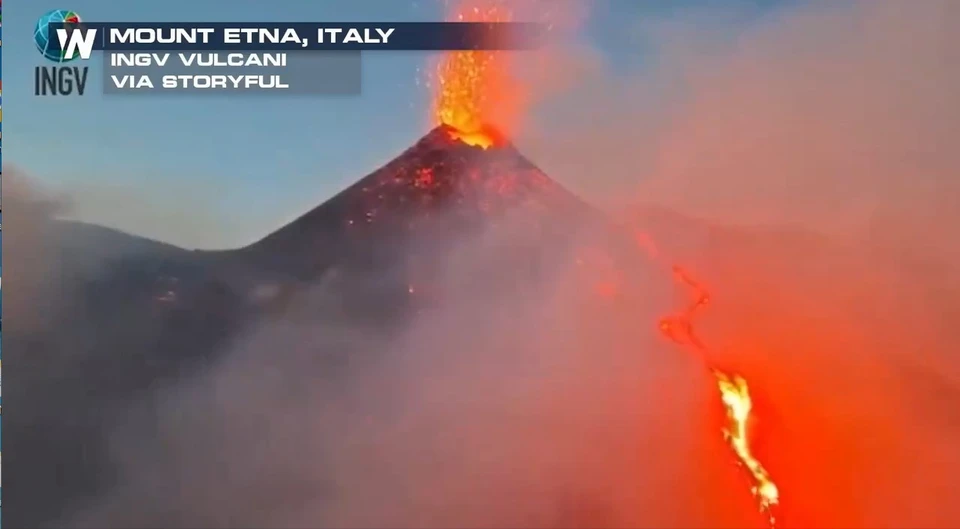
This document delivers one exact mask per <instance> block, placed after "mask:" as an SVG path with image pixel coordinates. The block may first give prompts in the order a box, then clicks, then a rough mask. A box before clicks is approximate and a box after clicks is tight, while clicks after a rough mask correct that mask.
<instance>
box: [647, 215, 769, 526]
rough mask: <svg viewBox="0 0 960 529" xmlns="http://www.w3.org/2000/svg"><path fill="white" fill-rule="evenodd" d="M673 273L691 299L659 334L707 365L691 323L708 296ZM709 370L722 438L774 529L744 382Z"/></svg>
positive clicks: (650, 250)
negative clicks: (723, 423) (752, 442)
mask: <svg viewBox="0 0 960 529" xmlns="http://www.w3.org/2000/svg"><path fill="white" fill-rule="evenodd" d="M635 240H636V242H637V244H638V245H639V246H640V247H641V248H642V249H643V250H645V251H646V252H647V254H648V255H649V256H650V257H651V258H653V259H658V258H659V256H660V252H659V250H658V249H657V248H656V246H655V245H654V243H653V240H652V239H651V238H650V236H649V235H647V234H645V233H640V232H638V233H636V235H635ZM672 271H673V276H674V278H675V279H676V281H677V283H679V284H681V285H683V286H684V287H686V288H687V289H689V290H690V291H691V292H692V293H693V300H692V301H691V302H690V304H689V305H687V306H686V307H684V309H683V310H682V311H680V312H679V313H676V314H673V315H670V316H667V317H664V318H663V319H662V320H660V325H659V327H660V332H661V333H663V335H664V336H665V337H667V338H668V339H670V340H671V341H673V342H674V343H676V344H678V345H680V346H682V347H684V348H686V349H688V350H690V351H692V352H694V353H696V354H697V355H699V356H700V357H701V358H702V359H703V361H704V362H705V363H706V364H707V365H708V366H709V363H710V357H711V354H710V350H709V348H708V347H707V346H706V344H705V343H704V342H703V341H702V340H701V339H700V337H699V336H697V333H696V329H695V327H694V322H695V319H696V316H697V314H698V313H699V311H700V310H701V309H703V308H704V307H706V306H707V305H708V304H709V303H710V294H709V293H708V291H707V289H706V288H705V287H704V286H703V285H702V284H701V283H700V282H699V281H697V280H696V279H694V278H693V276H692V275H690V273H689V272H687V271H686V270H685V269H683V268H682V267H680V266H677V265H674V266H673V267H672ZM710 371H711V373H713V376H714V378H715V379H716V382H717V389H718V390H719V392H720V400H721V402H722V403H723V407H724V410H725V412H726V418H727V424H726V426H725V427H724V431H723V434H724V438H725V439H726V441H727V443H728V444H729V445H730V448H731V449H732V450H733V452H734V454H735V455H736V457H737V462H738V463H739V464H740V466H742V467H743V468H744V469H746V471H747V472H748V473H749V476H750V480H751V493H752V494H753V496H754V498H756V500H757V504H758V507H759V509H760V512H761V513H762V514H763V515H764V516H766V518H767V520H768V522H769V523H770V526H771V527H776V522H777V519H776V516H775V515H774V512H773V510H774V508H775V507H776V506H777V505H778V504H779V502H780V491H779V490H778V488H777V485H776V483H774V481H773V478H771V477H770V474H769V473H768V472H767V470H766V469H765V468H764V467H763V465H762V464H761V463H760V461H759V460H758V459H757V458H756V457H755V456H754V455H753V451H752V449H751V447H750V438H749V435H748V429H747V426H748V424H749V422H750V417H751V415H750V413H751V411H752V408H753V401H752V399H751V397H750V390H749V388H748V386H747V381H746V380H745V379H744V378H743V377H742V376H740V375H738V374H736V373H728V372H725V371H722V370H720V369H717V368H715V367H710Z"/></svg>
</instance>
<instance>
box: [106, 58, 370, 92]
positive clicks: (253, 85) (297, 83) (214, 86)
mask: <svg viewBox="0 0 960 529" xmlns="http://www.w3.org/2000/svg"><path fill="white" fill-rule="evenodd" d="M164 59H165V60H166V61H165V62H163V63H162V65H161V61H163V60H164ZM131 63H132V65H131ZM103 65H104V68H103V93H104V95H116V94H124V95H128V94H152V95H158V94H193V95H196V94H218V95H224V94H231V95H241V94H249V95H254V94H256V95H283V94H312V95H357V94H359V93H360V52H359V51H306V50H304V51H288V52H281V53H276V52H271V53H253V52H223V51H221V52H155V53H154V52H151V53H146V52H137V53H133V52H107V53H104V57H103Z"/></svg>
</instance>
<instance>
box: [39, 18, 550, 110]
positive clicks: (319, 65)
mask: <svg viewBox="0 0 960 529" xmlns="http://www.w3.org/2000/svg"><path fill="white" fill-rule="evenodd" d="M541 33H542V31H541V28H540V27H539V26H538V25H534V24H526V23H507V22H502V23H475V22H412V23H356V24H349V23H348V24H344V23H314V22H309V23H304V22H295V23H273V22H271V23H189V22H184V23H181V22H177V23H159V24H158V23H142V22H86V21H83V20H82V19H81V17H80V15H79V14H78V13H76V12H74V11H67V10H57V11H51V12H49V13H47V14H45V15H43V16H42V17H40V19H39V20H38V21H37V26H36V29H35V31H34V38H35V40H36V44H37V49H38V50H40V53H41V54H42V55H43V57H44V58H45V59H46V60H47V62H48V63H50V62H53V63H57V66H39V67H37V68H36V71H35V78H34V94H35V95H38V96H41V95H42V96H47V95H54V96H65V95H80V96H82V95H84V94H85V93H86V92H87V89H88V83H89V81H90V79H91V76H90V75H89V70H90V67H91V66H93V65H96V67H97V68H100V69H101V70H102V71H101V72H100V73H99V74H97V75H95V76H93V78H99V79H100V81H101V83H102V91H103V94H105V95H116V94H125V95H132V94H141V95H147V94H176V93H181V94H200V93H204V94H224V93H230V94H309V95H355V94H359V93H360V88H361V83H360V80H361V68H360V60H361V52H364V51H373V50H379V51H396V50H417V51H441V50H479V49H488V50H489V49H503V50H507V49H513V50H523V49H532V48H535V47H536V46H537V44H538V42H539V37H540V35H541ZM94 52H102V61H99V62H100V64H96V63H89V62H87V61H91V60H92V59H93V58H94V57H93V56H94Z"/></svg>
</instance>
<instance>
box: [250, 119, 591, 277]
mask: <svg viewBox="0 0 960 529" xmlns="http://www.w3.org/2000/svg"><path fill="white" fill-rule="evenodd" d="M451 131H452V129H449V128H448V127H446V126H440V127H437V128H435V129H434V130H432V131H431V132H430V133H429V134H427V135H426V136H424V137H423V138H422V139H421V140H420V141H418V142H417V143H416V144H415V145H414V146H413V147H411V148H410V149H407V151H405V152H404V153H402V154H401V155H400V156H398V157H397V158H395V159H394V160H392V161H391V162H389V163H388V164H386V165H385V166H383V167H381V168H380V169H378V170H377V171H375V172H373V173H372V174H370V175H368V176H366V177H365V178H363V179H361V180H360V181H359V182H357V183H356V184H354V185H352V186H350V187H349V188H347V189H346V190H344V191H343V192H341V193H340V194H338V195H336V196H335V197H333V198H332V199H330V200H329V201H327V202H325V203H324V204H322V205H320V206H318V207H317V208H315V209H313V210H311V211H310V212H308V213H306V214H305V215H303V216H302V217H300V218H299V219H297V220H295V221H294V222H292V223H290V224H288V225H287V226H285V227H283V228H281V229H279V230H277V231H276V232H274V233H272V234H270V235H268V236H267V237H265V238H264V239H262V240H260V241H259V242H257V243H255V244H253V245H251V246H249V247H247V248H245V249H243V250H240V251H239V253H240V254H242V255H243V257H244V258H245V259H249V260H251V262H255V263H256V265H257V267H258V268H265V269H268V270H271V271H273V272H279V273H282V274H285V275H290V276H292V277H296V278H299V279H309V278H312V277H315V276H316V275H317V274H318V273H320V272H322V271H323V270H325V269H327V268H328V267H329V266H331V265H333V264H335V263H336V262H339V261H341V260H343V259H348V260H350V261H351V262H352V263H353V264H359V263H360V262H363V261H377V260H378V257H383V256H377V255H372V254H371V253H370V252H371V251H381V252H389V248H394V247H398V246H406V245H409V244H410V243H411V240H437V239H439V238H441V237H442V236H443V235H454V234H462V233H463V230H471V229H475V228H477V227H479V226H482V225H484V224H485V223H488V222H491V221H495V219H498V218H502V216H503V215H507V214H510V213H512V212H517V211H524V212H526V213H533V214H534V215H536V214H537V213H540V214H542V216H543V218H544V220H545V221H546V217H548V216H555V214H560V215H576V214H582V213H585V212H586V211H588V209H589V208H588V207H587V206H586V205H585V204H584V203H582V202H581V201H580V200H579V199H578V198H576V197H575V196H574V195H572V194H571V193H569V192H568V191H566V190H565V189H563V188H562V187H560V186H559V185H558V184H557V183H556V182H554V181H553V180H551V179H550V178H549V177H547V176H546V175H545V174H544V173H543V172H542V171H540V169H538V168H537V167H536V166H534V165H533V164H532V163H531V162H530V161H529V160H527V159H526V158H524V156H523V155H522V154H520V153H519V152H518V151H517V150H516V149H515V148H514V147H513V146H512V145H509V144H504V145H501V146H497V147H491V148H489V149H483V148H479V147H473V146H470V145H467V144H465V143H462V142H461V141H459V140H457V139H453V137H452V136H451Z"/></svg>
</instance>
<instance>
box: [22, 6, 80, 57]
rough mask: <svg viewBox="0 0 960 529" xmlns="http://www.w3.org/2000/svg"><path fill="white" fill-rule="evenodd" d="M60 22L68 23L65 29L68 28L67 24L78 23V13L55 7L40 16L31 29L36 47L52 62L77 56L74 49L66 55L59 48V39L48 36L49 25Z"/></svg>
mask: <svg viewBox="0 0 960 529" xmlns="http://www.w3.org/2000/svg"><path fill="white" fill-rule="evenodd" d="M62 23H66V24H68V26H67V29H70V26H69V24H80V15H78V14H76V13H74V12H73V11H67V10H66V9H55V10H53V11H50V12H49V13H47V14H45V15H43V16H42V17H40V19H39V20H37V25H36V27H35V28H34V29H33V41H34V42H36V44H37V49H38V50H40V53H42V54H43V56H44V57H46V58H47V59H49V60H51V61H53V62H67V61H72V60H74V59H76V58H77V57H78V56H79V53H77V52H76V51H74V52H73V54H71V56H69V57H67V56H66V54H65V53H64V51H63V50H62V49H61V48H60V41H58V40H57V39H51V38H50V25H51V24H62Z"/></svg>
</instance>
